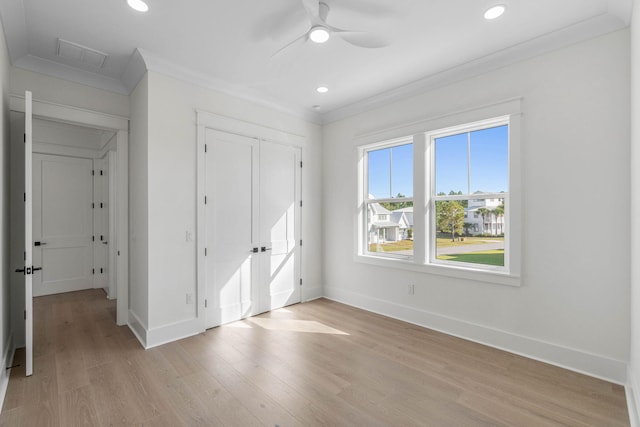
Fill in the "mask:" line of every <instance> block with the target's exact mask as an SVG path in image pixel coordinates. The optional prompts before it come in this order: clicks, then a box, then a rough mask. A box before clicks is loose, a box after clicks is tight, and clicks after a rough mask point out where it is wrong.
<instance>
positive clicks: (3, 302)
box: [0, 22, 12, 405]
mask: <svg viewBox="0 0 640 427" xmlns="http://www.w3.org/2000/svg"><path fill="white" fill-rule="evenodd" d="M9 66H10V62H9V53H8V50H7V42H6V40H5V37H4V28H2V23H1V22H0V283H1V285H0V363H3V365H2V366H8V362H9V360H8V358H10V357H11V356H12V355H11V354H10V351H11V342H10V337H11V325H10V318H11V317H10V305H9V302H10V295H9V289H10V285H9V283H10V282H9V277H10V274H12V273H11V272H10V265H9V141H10V139H9V128H10V124H9ZM8 383H9V379H8V377H7V371H6V370H5V369H2V370H1V372H0V405H1V404H2V402H3V401H4V394H5V392H6V387H7V385H8Z"/></svg>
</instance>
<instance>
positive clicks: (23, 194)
mask: <svg viewBox="0 0 640 427" xmlns="http://www.w3.org/2000/svg"><path fill="white" fill-rule="evenodd" d="M22 196H23V199H24V201H25V202H26V201H27V193H22Z"/></svg>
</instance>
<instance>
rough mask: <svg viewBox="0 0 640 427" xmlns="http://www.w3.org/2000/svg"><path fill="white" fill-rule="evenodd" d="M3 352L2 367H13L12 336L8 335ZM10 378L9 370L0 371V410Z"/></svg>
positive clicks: (13, 348) (13, 349) (14, 352)
mask: <svg viewBox="0 0 640 427" xmlns="http://www.w3.org/2000/svg"><path fill="white" fill-rule="evenodd" d="M4 348H5V351H4V355H3V356H2V366H3V367H5V368H7V367H9V366H12V365H13V356H15V354H16V349H15V347H14V345H13V334H9V338H8V339H7V342H6V343H5V347H4ZM10 376H11V369H8V368H7V369H2V372H0V410H1V409H2V407H3V406H4V398H5V397H7V388H8V387H9V377H10Z"/></svg>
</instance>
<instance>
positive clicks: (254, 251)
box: [251, 248, 259, 254]
mask: <svg viewBox="0 0 640 427" xmlns="http://www.w3.org/2000/svg"><path fill="white" fill-rule="evenodd" d="M258 250H259V249H258V248H253V249H251V252H253V253H254V254H257V253H258Z"/></svg>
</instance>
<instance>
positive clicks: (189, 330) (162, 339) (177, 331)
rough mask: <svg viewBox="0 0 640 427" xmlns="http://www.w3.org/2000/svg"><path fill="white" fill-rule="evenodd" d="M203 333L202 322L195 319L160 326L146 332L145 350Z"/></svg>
mask: <svg viewBox="0 0 640 427" xmlns="http://www.w3.org/2000/svg"><path fill="white" fill-rule="evenodd" d="M201 332H204V329H203V328H202V321H201V320H200V319H197V318H193V319H189V320H185V321H182V322H176V323H172V324H170V325H164V326H160V327H158V328H153V329H150V330H148V331H147V345H146V346H145V348H146V349H149V348H152V347H157V346H159V345H162V344H166V343H169V342H172V341H177V340H181V339H183V338H187V337H191V336H193V335H197V334H199V333H201Z"/></svg>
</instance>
